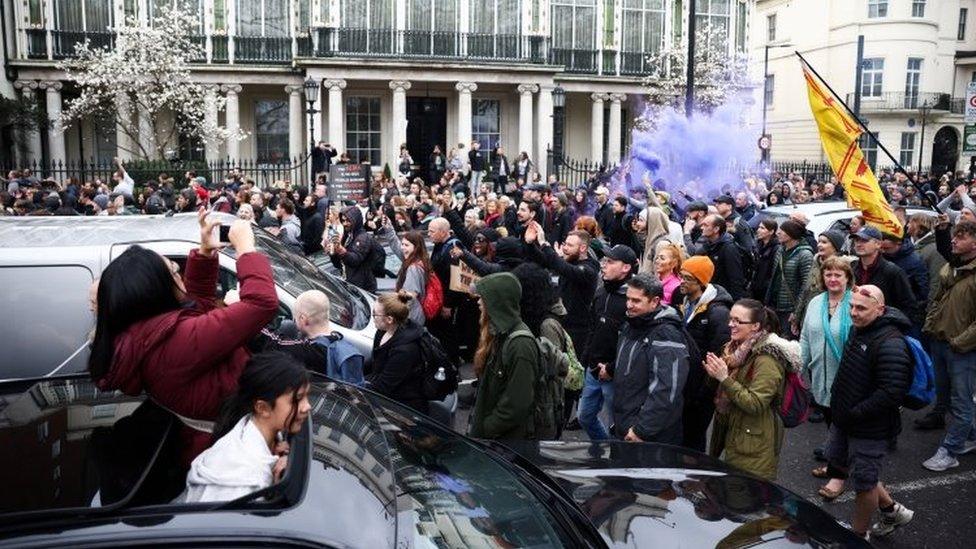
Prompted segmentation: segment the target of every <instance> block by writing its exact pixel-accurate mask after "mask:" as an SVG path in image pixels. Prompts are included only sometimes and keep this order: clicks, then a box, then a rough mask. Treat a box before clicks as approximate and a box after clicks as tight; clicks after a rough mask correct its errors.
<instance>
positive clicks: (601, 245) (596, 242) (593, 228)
mask: <svg viewBox="0 0 976 549" xmlns="http://www.w3.org/2000/svg"><path fill="white" fill-rule="evenodd" d="M573 228H574V230H577V231H586V232H587V233H589V235H590V251H592V252H593V253H594V254H596V258H597V259H601V258H603V253H604V249H606V247H607V246H606V242H605V241H604V240H603V232H602V231H601V230H600V224H599V223H598V222H597V220H596V218H595V217H593V216H592V215H581V216H579V218H577V219H576V225H575V226H574V227H573Z"/></svg>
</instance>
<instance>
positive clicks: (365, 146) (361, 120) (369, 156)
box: [346, 97, 382, 164]
mask: <svg viewBox="0 0 976 549" xmlns="http://www.w3.org/2000/svg"><path fill="white" fill-rule="evenodd" d="M379 111H380V100H379V98H376V97H348V98H346V120H347V121H348V123H347V124H346V144H347V148H348V150H349V157H350V158H352V160H353V162H359V161H366V162H369V163H370V164H379V163H380V156H381V155H380V153H381V143H382V136H381V135H380V129H381V128H380V118H379Z"/></svg>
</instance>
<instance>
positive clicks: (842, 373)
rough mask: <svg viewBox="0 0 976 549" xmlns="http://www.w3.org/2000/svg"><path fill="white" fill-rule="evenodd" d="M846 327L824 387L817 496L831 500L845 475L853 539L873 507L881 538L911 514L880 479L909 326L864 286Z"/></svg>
mask: <svg viewBox="0 0 976 549" xmlns="http://www.w3.org/2000/svg"><path fill="white" fill-rule="evenodd" d="M851 321H852V323H853V324H854V330H853V331H852V332H851V336H850V338H849V339H848V340H847V345H846V346H845V347H844V354H843V356H842V357H841V362H840V366H839V367H838V369H837V376H836V377H835V378H834V384H833V387H832V389H831V399H830V412H831V415H832V417H833V423H832V424H831V426H830V435H829V443H828V446H827V461H828V466H827V468H828V474H829V476H830V478H831V481H830V483H828V485H827V486H825V487H824V488H823V489H821V495H823V496H824V497H829V496H832V497H836V495H835V494H836V493H837V492H838V491H843V482H844V480H843V479H846V478H848V476H850V477H851V479H852V480H853V484H854V490H855V491H856V492H857V496H856V504H855V508H854V509H855V510H854V520H853V521H852V522H853V530H854V533H856V534H858V535H860V536H862V537H865V538H866V537H867V536H868V525H869V523H870V520H871V516H872V515H873V514H874V509H875V508H880V510H881V520H880V521H879V522H878V523H877V524H875V525H874V527H873V528H872V529H871V532H872V533H873V534H874V535H875V536H886V535H888V534H890V533H891V532H893V531H894V530H895V529H896V528H898V527H900V526H903V525H905V524H908V522H910V521H911V520H912V517H913V516H914V513H913V512H912V511H910V510H908V509H907V508H905V507H904V506H903V505H901V504H899V503H896V502H895V501H894V500H893V499H891V496H890V495H888V491H887V490H885V488H884V486H883V485H882V484H881V478H880V473H881V466H882V462H883V461H884V456H885V454H886V453H887V451H888V441H889V440H891V439H894V438H895V437H897V436H898V433H899V432H900V431H901V415H900V414H899V412H898V408H899V406H901V404H902V400H903V399H904V398H905V395H906V393H907V392H908V388H909V386H910V385H911V382H912V372H913V363H912V356H911V353H910V352H909V350H908V346H907V344H906V343H905V340H904V335H905V334H906V333H908V331H909V330H910V329H911V327H912V324H911V321H909V320H908V317H906V316H905V315H904V314H902V312H901V311H899V310H898V309H895V308H892V307H885V297H884V293H883V292H882V291H881V289H880V288H878V287H877V286H871V285H866V286H861V287H859V288H855V291H854V295H853V297H852V299H851ZM832 485H834V486H832ZM838 485H839V486H838ZM825 491H826V492H827V494H825Z"/></svg>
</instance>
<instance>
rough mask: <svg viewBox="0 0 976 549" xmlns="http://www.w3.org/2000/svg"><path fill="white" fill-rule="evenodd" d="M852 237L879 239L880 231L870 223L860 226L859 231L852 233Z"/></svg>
mask: <svg viewBox="0 0 976 549" xmlns="http://www.w3.org/2000/svg"><path fill="white" fill-rule="evenodd" d="M854 238H859V239H861V240H872V239H873V240H881V231H879V230H878V229H877V228H876V227H872V226H870V225H868V226H865V227H862V228H861V230H860V231H857V232H856V233H854Z"/></svg>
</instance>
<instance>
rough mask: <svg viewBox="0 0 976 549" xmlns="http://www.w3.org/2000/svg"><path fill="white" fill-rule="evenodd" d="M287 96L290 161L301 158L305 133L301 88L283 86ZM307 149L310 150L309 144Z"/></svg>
mask: <svg viewBox="0 0 976 549" xmlns="http://www.w3.org/2000/svg"><path fill="white" fill-rule="evenodd" d="M285 93H287V94H288V156H289V157H291V158H292V159H295V158H299V157H301V156H302V155H303V154H305V153H304V151H303V150H302V149H303V148H302V144H303V143H305V132H304V131H303V130H302V114H303V111H302V87H301V86H285ZM308 149H309V150H311V149H312V144H309V146H308Z"/></svg>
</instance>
